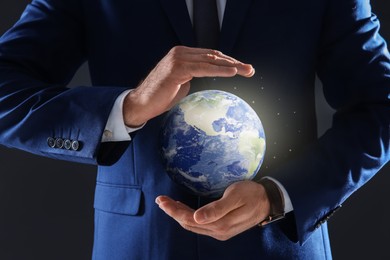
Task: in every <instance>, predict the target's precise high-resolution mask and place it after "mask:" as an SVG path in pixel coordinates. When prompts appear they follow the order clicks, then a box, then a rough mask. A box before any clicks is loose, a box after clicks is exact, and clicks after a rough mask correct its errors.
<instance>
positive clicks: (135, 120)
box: [123, 90, 147, 128]
mask: <svg viewBox="0 0 390 260" xmlns="http://www.w3.org/2000/svg"><path fill="white" fill-rule="evenodd" d="M144 111H145V110H144V109H143V106H142V103H141V102H140V99H139V97H138V94H137V91H136V90H133V91H130V92H129V93H128V94H127V95H126V97H125V99H124V101H123V120H124V123H125V125H126V126H127V127H130V128H138V127H140V126H142V125H144V124H145V122H146V121H147V119H146V116H145V115H144Z"/></svg>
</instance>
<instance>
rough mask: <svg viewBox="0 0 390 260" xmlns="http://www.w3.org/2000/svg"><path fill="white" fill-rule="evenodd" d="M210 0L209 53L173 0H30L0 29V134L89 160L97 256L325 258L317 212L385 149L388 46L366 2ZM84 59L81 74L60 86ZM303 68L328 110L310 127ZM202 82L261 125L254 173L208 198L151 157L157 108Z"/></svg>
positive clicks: (184, 7) (42, 150)
mask: <svg viewBox="0 0 390 260" xmlns="http://www.w3.org/2000/svg"><path fill="white" fill-rule="evenodd" d="M217 4H218V5H217V6H218V14H219V21H220V26H221V30H220V33H219V43H218V46H217V47H216V49H217V50H219V51H216V50H212V49H207V48H206V49H203V48H195V47H196V46H197V45H196V37H195V36H194V33H193V30H192V22H193V9H192V7H193V2H192V1H179V0H174V1H173V0H170V1H169V0H144V1H104V0H82V1H77V0H67V1H65V0H34V1H32V3H31V4H30V5H29V6H28V7H27V9H26V10H25V12H24V14H23V15H22V17H21V19H20V21H18V23H16V24H15V26H14V27H13V28H11V29H10V30H9V31H8V32H7V33H6V34H5V35H3V37H2V38H1V40H0V120H1V121H0V122H1V124H0V142H1V143H2V144H4V145H7V146H10V147H14V148H17V149H21V150H25V151H29V152H32V153H35V154H38V155H43V156H47V157H50V158H56V159H61V160H69V161H74V162H81V163H89V164H97V165H98V178H97V185H96V193H95V236H94V242H95V243H94V252H93V255H94V259H238V258H240V257H241V258H245V259H331V257H332V256H331V251H330V246H329V239H328V231H327V225H326V220H327V219H328V218H329V217H330V215H331V214H332V213H333V212H334V211H335V210H336V209H338V208H339V207H340V206H341V204H342V203H343V202H344V201H345V200H346V199H347V198H348V197H349V196H350V195H351V194H352V193H353V192H354V191H356V190H357V189H358V188H359V187H361V186H362V185H363V184H365V183H366V182H367V181H368V180H369V179H370V178H372V177H373V176H374V175H375V174H376V173H377V172H378V171H379V170H380V169H381V167H382V166H383V165H384V164H386V163H387V161H388V160H389V148H390V147H389V145H390V144H389V140H390V138H389V137H390V133H389V120H390V113H389V112H390V102H389V94H390V56H389V52H388V50H387V46H386V44H385V42H384V40H383V39H382V38H381V37H380V35H379V33H378V29H379V23H378V21H377V19H376V17H375V15H373V14H372V13H371V9H370V5H369V2H368V1H366V0H343V1H336V0H321V1H314V2H313V1H309V0H305V1H300V2H294V3H293V2H291V1H287V0H279V1H265V0H240V1H237V0H227V1H217ZM86 60H87V61H88V64H89V68H90V73H91V80H92V83H93V86H94V87H86V86H79V87H76V88H72V89H68V88H66V87H65V86H66V84H67V83H68V82H69V80H70V79H71V78H72V76H73V74H74V73H75V71H76V70H77V69H78V67H79V66H80V65H81V64H82V63H84V62H85V61H86ZM241 61H243V62H245V63H242V62H241ZM156 64H157V65H156ZM249 64H251V65H249ZM254 68H255V69H256V73H254ZM316 74H318V76H319V78H320V79H321V81H322V83H323V85H324V94H325V97H326V99H327V101H328V102H329V104H330V105H331V106H332V107H333V108H334V109H335V110H336V113H335V116H334V118H333V124H332V127H331V129H330V130H329V131H327V132H326V133H325V134H324V135H323V136H322V137H321V138H319V139H317V133H316V118H315V104H314V80H315V75H316ZM203 77H208V78H210V79H211V80H210V81H208V80H204V82H203V83H204V84H206V86H199V85H200V83H199V82H198V81H193V78H203ZM140 82H141V83H140ZM202 87H206V88H219V89H223V90H225V91H229V92H232V93H234V94H237V95H238V96H241V97H242V98H244V99H245V100H247V101H248V102H250V103H251V105H253V107H254V109H255V110H256V111H257V113H258V114H259V116H260V118H261V119H262V122H263V124H264V127H265V132H266V134H267V143H268V146H267V155H266V159H265V161H264V163H263V166H262V169H261V170H260V172H259V178H258V180H256V181H244V182H238V183H235V184H233V185H231V186H230V187H228V189H227V190H226V191H225V193H224V195H223V197H222V198H220V199H217V200H210V199H208V198H203V197H197V196H194V195H192V194H188V193H186V192H185V191H183V190H182V189H181V188H180V187H177V186H176V185H175V184H174V183H173V182H172V181H171V180H170V179H169V177H168V176H167V175H166V174H165V169H164V166H163V164H162V162H161V158H160V155H159V128H160V125H161V121H162V119H163V117H164V112H165V111H166V110H168V109H169V108H170V107H171V106H172V104H174V103H175V102H177V101H178V100H179V99H181V98H182V97H184V96H185V95H187V94H188V92H189V91H190V89H191V91H196V90H199V89H201V88H202ZM129 89H132V91H129ZM129 133H130V134H129ZM263 177H271V178H263ZM162 195H163V196H162ZM156 203H157V205H156ZM160 208H161V209H160ZM274 218H277V221H272V220H274ZM259 223H261V227H259V226H258V224H259Z"/></svg>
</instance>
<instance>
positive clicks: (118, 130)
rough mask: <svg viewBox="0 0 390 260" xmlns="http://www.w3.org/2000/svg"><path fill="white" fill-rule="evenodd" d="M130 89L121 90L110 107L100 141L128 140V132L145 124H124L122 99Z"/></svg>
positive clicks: (129, 138)
mask: <svg viewBox="0 0 390 260" xmlns="http://www.w3.org/2000/svg"><path fill="white" fill-rule="evenodd" d="M130 91H132V90H131V89H129V90H126V91H124V92H122V93H121V94H120V95H119V96H118V97H117V99H116V100H115V103H114V105H113V107H112V109H111V112H110V115H109V117H108V120H107V123H106V127H105V128H104V132H103V136H102V140H101V141H102V142H121V141H130V140H131V137H130V135H129V134H130V133H132V132H135V131H137V130H139V129H141V128H142V127H143V126H144V125H145V124H143V125H142V126H140V127H137V128H131V127H128V126H126V125H125V122H124V120H123V101H124V100H125V97H126V95H127V94H128V93H129V92H130Z"/></svg>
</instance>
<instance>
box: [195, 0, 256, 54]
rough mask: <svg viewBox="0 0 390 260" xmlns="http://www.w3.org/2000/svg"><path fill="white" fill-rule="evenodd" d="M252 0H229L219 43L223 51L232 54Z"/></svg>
mask: <svg viewBox="0 0 390 260" xmlns="http://www.w3.org/2000/svg"><path fill="white" fill-rule="evenodd" d="M194 1H196V0H194ZM251 2H252V0H227V3H226V8H225V14H224V17H223V23H222V29H221V36H220V44H219V45H220V50H221V51H222V52H224V53H226V54H230V52H231V51H232V48H233V46H234V44H235V42H236V40H237V38H238V36H239V33H240V30H241V27H242V26H243V23H244V21H245V17H246V14H247V12H248V10H249V7H250V4H251Z"/></svg>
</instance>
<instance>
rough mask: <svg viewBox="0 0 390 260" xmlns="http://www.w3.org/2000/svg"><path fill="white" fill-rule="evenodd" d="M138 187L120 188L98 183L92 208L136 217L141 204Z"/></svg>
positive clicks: (139, 188) (140, 192) (119, 186)
mask: <svg viewBox="0 0 390 260" xmlns="http://www.w3.org/2000/svg"><path fill="white" fill-rule="evenodd" d="M141 194H142V191H141V187H140V186H121V185H112V184H106V183H100V182H98V183H97V184H96V190H95V202H94V208H95V209H97V210H102V211H106V212H111V213H116V214H122V215H132V216H134V215H137V214H138V212H139V209H140V204H141Z"/></svg>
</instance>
